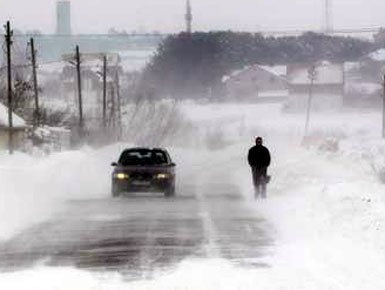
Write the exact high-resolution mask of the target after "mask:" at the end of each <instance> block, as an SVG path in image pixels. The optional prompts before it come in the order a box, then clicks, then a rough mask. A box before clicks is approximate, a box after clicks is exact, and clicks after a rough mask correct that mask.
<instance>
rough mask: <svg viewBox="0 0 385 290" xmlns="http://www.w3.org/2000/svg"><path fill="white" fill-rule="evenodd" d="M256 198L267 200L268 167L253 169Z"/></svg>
mask: <svg viewBox="0 0 385 290" xmlns="http://www.w3.org/2000/svg"><path fill="white" fill-rule="evenodd" d="M251 173H252V176H253V185H254V190H255V197H259V196H260V197H262V198H266V181H267V167H255V166H253V167H251Z"/></svg>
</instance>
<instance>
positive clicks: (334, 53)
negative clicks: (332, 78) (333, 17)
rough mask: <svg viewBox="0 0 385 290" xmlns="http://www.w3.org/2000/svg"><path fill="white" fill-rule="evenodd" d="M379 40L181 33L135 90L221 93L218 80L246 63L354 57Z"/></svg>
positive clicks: (176, 95)
mask: <svg viewBox="0 0 385 290" xmlns="http://www.w3.org/2000/svg"><path fill="white" fill-rule="evenodd" d="M377 47H378V43H375V42H371V41H369V40H362V39H357V38H352V37H344V36H330V35H325V34H317V33H312V32H308V33H305V34H303V35H301V36H286V37H273V36H263V35H261V34H258V33H246V32H231V31H225V32H207V33H206V32H196V33H192V34H188V33H180V34H177V35H172V36H169V37H168V38H166V39H165V40H164V41H163V42H162V43H161V44H160V45H159V47H158V49H157V51H156V53H155V55H154V57H153V58H152V59H151V61H150V62H149V63H148V65H147V66H146V68H145V70H144V72H143V75H142V78H141V82H140V85H139V87H138V90H137V94H139V95H146V96H147V97H171V98H191V97H192V98H194V97H202V96H208V94H209V95H211V96H212V95H214V96H215V95H217V96H220V94H221V85H220V84H221V79H222V77H223V76H224V75H228V74H230V73H231V72H233V71H234V70H239V69H242V68H244V67H245V66H248V65H253V64H260V65H271V66H272V65H286V64H290V63H308V62H315V61H319V60H326V61H331V62H345V61H354V60H357V59H358V58H360V57H362V56H364V55H366V54H368V53H370V52H371V51H373V50H375V49H376V48H377Z"/></svg>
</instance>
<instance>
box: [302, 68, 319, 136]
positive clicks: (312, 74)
mask: <svg viewBox="0 0 385 290" xmlns="http://www.w3.org/2000/svg"><path fill="white" fill-rule="evenodd" d="M316 77H317V71H316V67H315V65H314V64H313V65H312V66H311V67H310V68H309V70H308V79H309V80H310V87H309V98H308V101H307V110H306V122H305V137H306V136H307V135H308V131H309V123H310V111H311V103H312V100H313V85H314V81H315V79H316Z"/></svg>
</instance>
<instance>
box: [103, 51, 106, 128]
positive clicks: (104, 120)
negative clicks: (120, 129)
mask: <svg viewBox="0 0 385 290" xmlns="http://www.w3.org/2000/svg"><path fill="white" fill-rule="evenodd" d="M103 127H104V128H106V127H107V56H106V55H104V56H103Z"/></svg>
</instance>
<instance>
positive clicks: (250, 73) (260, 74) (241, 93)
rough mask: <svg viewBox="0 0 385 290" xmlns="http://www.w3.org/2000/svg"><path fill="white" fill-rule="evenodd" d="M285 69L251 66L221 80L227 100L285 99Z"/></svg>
mask: <svg viewBox="0 0 385 290" xmlns="http://www.w3.org/2000/svg"><path fill="white" fill-rule="evenodd" d="M285 75H286V67H266V66H260V65H257V64H256V65H252V66H249V67H246V68H244V69H242V70H239V71H234V72H233V73H232V74H231V75H229V76H225V77H223V79H222V83H223V85H224V89H225V92H226V95H227V97H228V98H229V99H234V100H248V101H277V100H282V99H283V98H285V97H287V94H288V82H287V80H286V78H285Z"/></svg>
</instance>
